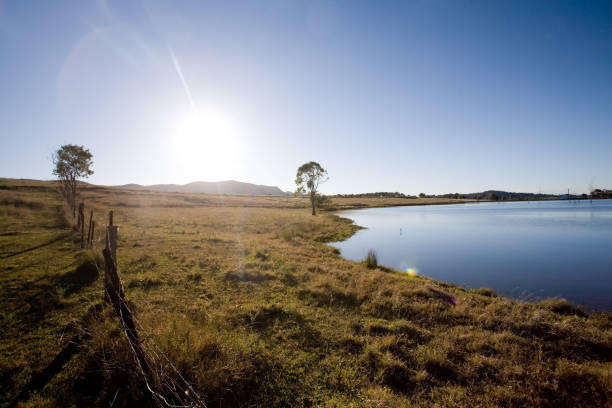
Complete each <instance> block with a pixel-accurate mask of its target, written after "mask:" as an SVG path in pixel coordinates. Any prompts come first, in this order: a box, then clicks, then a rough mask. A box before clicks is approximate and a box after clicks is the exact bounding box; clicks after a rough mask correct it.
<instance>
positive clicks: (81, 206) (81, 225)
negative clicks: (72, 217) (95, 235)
mask: <svg viewBox="0 0 612 408" xmlns="http://www.w3.org/2000/svg"><path fill="white" fill-rule="evenodd" d="M79 228H80V229H81V248H83V247H84V245H85V204H84V203H80V204H79Z"/></svg>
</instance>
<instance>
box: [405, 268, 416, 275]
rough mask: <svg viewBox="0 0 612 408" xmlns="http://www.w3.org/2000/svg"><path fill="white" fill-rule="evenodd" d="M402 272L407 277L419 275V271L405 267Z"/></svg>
mask: <svg viewBox="0 0 612 408" xmlns="http://www.w3.org/2000/svg"><path fill="white" fill-rule="evenodd" d="M404 272H406V273H407V274H408V275H409V276H418V275H419V270H418V269H417V268H409V267H407V266H406V267H405V268H404Z"/></svg>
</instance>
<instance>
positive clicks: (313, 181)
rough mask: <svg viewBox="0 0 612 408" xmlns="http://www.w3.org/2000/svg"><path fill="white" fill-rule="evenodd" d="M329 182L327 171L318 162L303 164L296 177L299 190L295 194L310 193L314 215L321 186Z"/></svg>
mask: <svg viewBox="0 0 612 408" xmlns="http://www.w3.org/2000/svg"><path fill="white" fill-rule="evenodd" d="M327 180H329V177H328V175H327V171H326V170H325V169H324V168H323V167H321V165H320V164H319V163H317V162H314V161H311V162H308V163H304V164H302V165H301V166H300V167H299V168H298V170H297V175H296V177H295V185H296V186H297V190H296V192H295V194H296V195H297V194H301V193H308V195H309V197H310V203H311V204H312V215H316V210H315V207H316V204H317V193H318V189H319V184H321V183H325V182H326V181H327Z"/></svg>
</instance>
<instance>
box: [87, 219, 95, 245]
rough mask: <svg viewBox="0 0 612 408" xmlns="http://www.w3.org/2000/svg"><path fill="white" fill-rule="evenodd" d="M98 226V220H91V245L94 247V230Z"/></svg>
mask: <svg viewBox="0 0 612 408" xmlns="http://www.w3.org/2000/svg"><path fill="white" fill-rule="evenodd" d="M95 228H96V222H95V221H92V222H91V239H90V240H89V246H90V247H92V248H93V242H94V230H95Z"/></svg>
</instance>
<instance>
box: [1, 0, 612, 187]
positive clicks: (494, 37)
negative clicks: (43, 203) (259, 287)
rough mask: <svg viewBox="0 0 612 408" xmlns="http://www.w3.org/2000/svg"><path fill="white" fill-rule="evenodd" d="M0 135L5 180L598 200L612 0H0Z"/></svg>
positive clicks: (605, 151)
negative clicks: (79, 166)
mask: <svg viewBox="0 0 612 408" xmlns="http://www.w3.org/2000/svg"><path fill="white" fill-rule="evenodd" d="M0 138H1V151H0V177H17V178H36V179H50V178H51V177H52V176H51V167H52V166H51V163H50V160H49V158H50V156H51V153H52V152H53V150H54V149H55V148H57V147H58V146H59V145H61V144H64V143H73V144H83V145H85V146H87V147H89V148H90V149H91V151H92V153H93V154H94V171H95V174H94V175H93V176H92V177H91V178H90V181H91V182H93V183H97V184H108V185H114V184H125V183H132V182H133V183H140V184H154V183H186V182H190V181H196V180H204V181H218V180H226V179H235V180H240V181H247V182H254V183H258V184H267V185H277V186H279V187H281V188H282V189H285V190H289V189H293V188H294V186H293V180H294V178H295V172H296V169H297V167H298V166H299V165H300V164H302V163H304V162H307V161H310V160H315V161H318V162H319V163H321V165H323V167H325V168H326V169H327V170H328V171H329V174H330V177H331V179H330V181H329V182H327V183H326V184H325V185H324V186H323V188H322V191H323V192H324V193H349V192H371V191H400V192H404V193H410V194H418V193H420V192H425V193H446V192H474V191H481V190H485V189H490V188H494V189H503V190H509V191H528V192H538V191H542V192H551V193H560V192H563V191H566V189H567V188H570V189H571V190H572V191H574V192H577V193H582V192H585V191H587V190H588V188H589V186H591V185H592V186H593V187H604V188H612V2H610V1H602V2H598V1H571V2H567V1H561V0H559V1H534V0H530V1H519V0H516V1H492V0H491V1H460V0H447V1H436V0H422V1H409V0H402V1H373V0H372V1H355V0H347V1H300V0H270V1H263V0H262V1H254V0H253V1H219V2H200V1H198V2H188V1H159V2H158V1H148V0H143V1H104V0H99V1H89V2H88V1H19V0H14V1H6V0H0Z"/></svg>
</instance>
